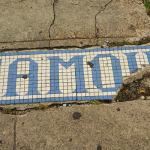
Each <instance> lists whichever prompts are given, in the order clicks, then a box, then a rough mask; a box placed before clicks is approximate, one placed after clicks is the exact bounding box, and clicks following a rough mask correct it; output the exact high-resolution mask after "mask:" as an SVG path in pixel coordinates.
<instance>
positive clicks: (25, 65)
mask: <svg viewBox="0 0 150 150" xmlns="http://www.w3.org/2000/svg"><path fill="white" fill-rule="evenodd" d="M149 63H150V46H136V47H135V46H134V47H121V48H106V49H105V48H104V49H103V48H92V49H91V48H89V49H88V48H87V49H72V50H34V51H20V52H1V53H0V104H17V103H20V104H21V103H35V102H36V103H38V102H54V101H58V102H59V101H76V100H78V101H79V100H111V99H112V97H113V96H115V95H116V91H117V89H118V88H119V87H120V86H121V84H122V78H123V77H124V76H129V75H130V74H131V73H132V72H135V71H136V70H137V69H138V68H141V67H142V66H143V65H147V64H149Z"/></svg>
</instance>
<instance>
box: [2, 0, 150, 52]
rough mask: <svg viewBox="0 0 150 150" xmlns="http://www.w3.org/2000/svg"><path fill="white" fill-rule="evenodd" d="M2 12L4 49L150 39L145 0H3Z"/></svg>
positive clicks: (131, 42)
mask: <svg viewBox="0 0 150 150" xmlns="http://www.w3.org/2000/svg"><path fill="white" fill-rule="evenodd" d="M0 14H1V15H0V26H1V28H0V33H1V34H0V49H2V50H5V49H20V48H22V49H25V48H28V49H30V48H48V47H50V48H53V47H71V46H74V47H83V46H103V45H106V44H107V43H108V42H110V43H112V42H114V43H116V45H117V44H119V43H120V42H122V43H130V44H134V42H137V43H138V42H139V43H148V41H149V39H150V17H149V16H148V15H147V13H146V9H145V7H144V5H143V2H142V0H134V1H133V0H132V1H131V0H130V1H129V0H82V1H80V0H5V1H4V0H0ZM106 41H107V42H106Z"/></svg>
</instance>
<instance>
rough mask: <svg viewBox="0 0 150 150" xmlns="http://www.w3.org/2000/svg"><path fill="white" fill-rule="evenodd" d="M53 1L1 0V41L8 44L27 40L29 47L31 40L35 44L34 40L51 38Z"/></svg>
mask: <svg viewBox="0 0 150 150" xmlns="http://www.w3.org/2000/svg"><path fill="white" fill-rule="evenodd" d="M52 2H53V1H51V0H28V1H27V0H5V1H4V0H0V14H1V16H0V26H1V28H0V33H1V34H0V42H1V43H8V44H10V43H11V44H13V43H14V42H16V41H17V42H19V43H20V44H22V43H23V42H27V43H26V44H27V45H25V47H28V42H30V41H32V43H33V44H34V41H35V42H36V41H42V40H44V41H45V40H49V27H50V24H51V22H52V21H53V5H52V4H53V3H52ZM38 46H39V45H37V47H38ZM30 47H32V45H31V46H30ZM6 48H7V47H6ZM14 48H16V45H15V46H14Z"/></svg>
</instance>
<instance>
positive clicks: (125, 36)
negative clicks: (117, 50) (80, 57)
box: [0, 0, 150, 150]
mask: <svg viewBox="0 0 150 150" xmlns="http://www.w3.org/2000/svg"><path fill="white" fill-rule="evenodd" d="M0 14H1V15H0V51H6V50H19V49H29V50H30V49H44V48H49V49H52V48H58V47H59V48H67V47H82V48H83V47H89V46H90V47H92V46H100V47H101V46H102V47H111V46H117V45H127V44H147V43H150V17H149V16H148V15H147V13H146V9H145V7H144V5H143V2H142V0H132V1H131V0H0ZM149 108H150V101H132V102H125V103H113V104H100V105H83V106H82V105H81V106H78V105H77V106H70V107H59V108H55V107H54V108H49V109H44V110H34V109H33V110H32V111H29V112H26V111H25V113H23V114H22V115H11V114H4V112H3V111H1V112H0V150H100V149H102V150H149V149H150V119H149V118H150V109H149ZM23 112H24V111H23ZM74 112H79V114H81V117H80V116H77V118H78V119H74V118H73V116H72V115H73V114H74Z"/></svg>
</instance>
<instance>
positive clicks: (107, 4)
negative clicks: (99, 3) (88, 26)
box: [95, 0, 113, 45]
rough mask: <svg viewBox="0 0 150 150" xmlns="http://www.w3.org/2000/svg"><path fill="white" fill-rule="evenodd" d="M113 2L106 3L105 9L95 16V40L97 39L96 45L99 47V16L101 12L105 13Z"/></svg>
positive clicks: (111, 0)
mask: <svg viewBox="0 0 150 150" xmlns="http://www.w3.org/2000/svg"><path fill="white" fill-rule="evenodd" d="M112 2H113V0H110V1H109V2H108V3H106V4H105V5H104V8H103V9H100V10H99V11H98V13H97V14H96V15H95V38H96V39H97V42H96V45H98V38H99V36H98V34H99V28H98V27H97V16H98V15H99V14H100V13H101V12H103V11H105V9H106V8H107V6H109V5H110V4H111V3H112Z"/></svg>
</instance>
